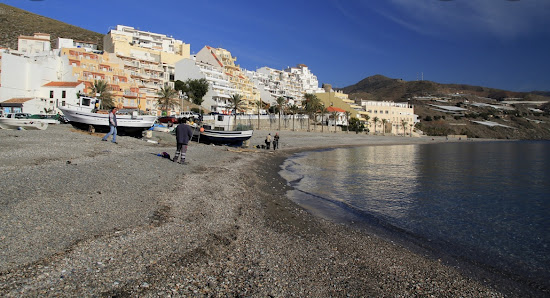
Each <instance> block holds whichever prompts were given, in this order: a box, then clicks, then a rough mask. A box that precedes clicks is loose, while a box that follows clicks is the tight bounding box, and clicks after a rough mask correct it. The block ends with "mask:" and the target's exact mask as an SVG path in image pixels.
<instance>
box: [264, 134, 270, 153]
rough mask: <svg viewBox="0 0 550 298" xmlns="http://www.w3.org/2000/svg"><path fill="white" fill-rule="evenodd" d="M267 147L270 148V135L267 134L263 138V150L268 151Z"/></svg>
mask: <svg viewBox="0 0 550 298" xmlns="http://www.w3.org/2000/svg"><path fill="white" fill-rule="evenodd" d="M269 147H271V133H268V134H267V136H266V137H265V148H266V149H267V150H269Z"/></svg>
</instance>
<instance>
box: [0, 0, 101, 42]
mask: <svg viewBox="0 0 550 298" xmlns="http://www.w3.org/2000/svg"><path fill="white" fill-rule="evenodd" d="M38 32H41V33H48V34H50V38H51V41H52V42H54V41H55V40H56V39H57V38H58V37H63V38H71V39H73V40H78V41H85V42H90V43H96V44H97V45H98V49H102V48H103V36H104V34H100V33H97V32H93V31H90V30H86V29H82V28H80V27H76V26H73V25H70V24H67V23H63V22H60V21H57V20H54V19H50V18H47V17H44V16H41V15H37V14H34V13H31V12H28V11H25V10H22V9H19V8H16V7H13V6H9V5H6V4H3V3H0V47H5V48H11V49H17V38H18V37H19V36H20V35H24V36H33V34H34V33H38ZM52 46H53V43H52Z"/></svg>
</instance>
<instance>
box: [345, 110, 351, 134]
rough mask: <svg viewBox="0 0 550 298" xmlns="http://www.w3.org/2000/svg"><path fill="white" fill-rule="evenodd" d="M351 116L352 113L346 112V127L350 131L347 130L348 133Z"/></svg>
mask: <svg viewBox="0 0 550 298" xmlns="http://www.w3.org/2000/svg"><path fill="white" fill-rule="evenodd" d="M350 115H351V112H350V111H346V125H347V126H348V129H346V133H349V116H350Z"/></svg>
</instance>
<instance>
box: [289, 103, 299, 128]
mask: <svg viewBox="0 0 550 298" xmlns="http://www.w3.org/2000/svg"><path fill="white" fill-rule="evenodd" d="M288 110H289V111H290V112H291V113H292V130H293V131H296V129H295V128H294V120H295V119H296V113H297V112H298V111H299V110H300V108H299V107H298V106H297V105H291V106H290V107H288Z"/></svg>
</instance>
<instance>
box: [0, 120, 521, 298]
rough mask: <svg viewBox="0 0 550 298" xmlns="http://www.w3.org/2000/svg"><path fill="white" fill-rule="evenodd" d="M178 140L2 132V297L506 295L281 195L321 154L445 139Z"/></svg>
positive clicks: (302, 136)
mask: <svg viewBox="0 0 550 298" xmlns="http://www.w3.org/2000/svg"><path fill="white" fill-rule="evenodd" d="M267 133H271V134H272V135H273V134H274V131H273V132H269V131H255V132H254V136H253V137H252V139H251V140H250V145H251V146H250V148H249V149H237V148H228V147H225V146H213V145H206V144H198V143H195V142H192V143H191V144H190V145H189V149H188V152H187V162H186V163H185V164H183V165H180V164H177V163H174V162H172V161H170V160H168V159H165V158H162V157H160V156H157V154H160V153H162V152H167V153H169V154H170V155H172V156H173V154H174V152H175V145H176V144H175V137H174V136H172V135H170V134H168V133H160V132H154V134H153V137H152V138H151V139H150V140H149V141H147V140H145V139H137V138H132V137H125V136H119V137H117V142H118V144H113V143H111V142H101V141H100V140H101V137H102V136H103V134H90V133H87V132H84V131H80V130H76V129H74V128H72V127H71V126H69V125H51V126H49V127H48V128H47V129H46V130H44V131H19V130H0V189H2V196H1V197H0V202H1V204H0V295H1V296H3V297H22V296H23V297H29V296H32V297H36V296H132V297H152V296H163V297H168V296H175V297H178V296H260V297H265V296H276V297H281V296H284V297H288V296H297V297H329V296H336V297H344V296H355V297H380V296H392V297H409V296H425V297H430V296H433V297H455V296H462V297H504V296H515V295H516V293H514V292H513V290H512V289H509V288H507V287H506V286H500V287H496V286H494V285H493V284H492V283H491V282H487V281H484V280H483V279H481V278H474V277H472V276H470V275H468V274H465V273H464V272H463V270H461V268H458V266H456V265H450V264H448V263H446V262H444V261H442V260H441V259H437V258H432V257H429V256H427V255H425V254H423V253H421V252H418V251H416V250H414V249H410V248H409V247H406V246H403V245H401V244H399V243H397V242H394V241H391V240H389V239H386V238H384V237H380V236H378V235H376V234H375V233H369V232H368V231H363V230H361V231H359V230H357V229H354V228H352V227H349V226H345V225H341V224H336V223H333V222H329V221H327V220H324V219H320V218H316V217H314V216H312V215H311V214H309V213H308V212H307V211H305V210H304V209H302V208H301V207H299V206H297V205H295V204H294V203H293V202H292V201H290V200H289V199H288V198H287V197H286V196H285V192H286V190H287V189H288V186H287V185H286V184H285V182H284V180H282V178H281V177H280V176H279V175H278V171H279V165H280V164H281V163H282V162H283V161H284V159H285V158H286V157H288V156H289V155H290V154H293V153H294V152H298V151H304V150H312V149H316V148H326V147H342V146H363V145H390V144H415V143H430V142H439V141H444V138H441V139H439V138H435V139H433V138H431V137H429V138H428V137H421V138H410V137H397V136H367V135H356V134H354V133H333V132H331V133H327V132H325V133H307V132H287V131H283V132H281V133H280V135H281V140H280V144H279V146H280V150H277V151H273V150H270V151H268V150H262V149H255V148H254V146H255V145H258V144H263V140H264V139H265V136H266V135H267Z"/></svg>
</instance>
